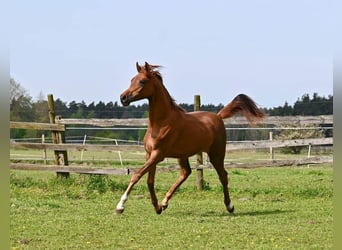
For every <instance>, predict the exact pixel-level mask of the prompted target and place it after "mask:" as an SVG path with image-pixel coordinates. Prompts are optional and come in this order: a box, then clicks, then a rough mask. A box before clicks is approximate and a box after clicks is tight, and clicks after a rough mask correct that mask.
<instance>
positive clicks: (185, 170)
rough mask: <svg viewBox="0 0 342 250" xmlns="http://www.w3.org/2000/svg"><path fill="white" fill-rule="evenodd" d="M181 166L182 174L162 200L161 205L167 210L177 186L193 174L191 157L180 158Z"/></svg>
mask: <svg viewBox="0 0 342 250" xmlns="http://www.w3.org/2000/svg"><path fill="white" fill-rule="evenodd" d="M178 163H179V166H180V168H181V170H180V176H179V178H178V180H177V181H176V182H175V183H174V184H173V185H172V186H171V188H170V189H169V191H168V192H167V193H166V195H165V197H164V199H163V200H162V203H161V207H162V208H163V210H165V209H166V208H167V206H168V203H169V200H170V199H171V197H172V195H173V194H174V192H175V191H176V190H177V188H178V187H179V186H180V185H181V184H182V183H183V182H184V181H185V180H186V179H187V178H188V177H189V175H190V174H191V167H190V164H189V159H188V158H185V159H178Z"/></svg>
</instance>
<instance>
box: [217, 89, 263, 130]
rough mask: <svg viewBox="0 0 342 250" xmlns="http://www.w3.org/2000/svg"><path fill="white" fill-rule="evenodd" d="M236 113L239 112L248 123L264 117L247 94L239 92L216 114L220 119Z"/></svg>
mask: <svg viewBox="0 0 342 250" xmlns="http://www.w3.org/2000/svg"><path fill="white" fill-rule="evenodd" d="M236 113H241V114H242V115H243V116H244V117H246V119H247V120H248V122H249V124H253V123H254V122H255V121H259V120H261V119H262V118H264V117H265V114H264V112H262V111H261V110H260V109H259V108H258V107H257V105H256V104H255V102H254V101H253V100H252V99H251V98H250V97H249V96H247V95H244V94H239V95H237V96H236V97H235V98H234V99H233V100H232V101H231V102H230V103H228V104H227V105H226V106H224V107H223V109H221V110H220V111H219V112H218V113H217V115H218V116H220V117H221V118H222V119H226V118H229V117H231V116H233V115H235V114H236Z"/></svg>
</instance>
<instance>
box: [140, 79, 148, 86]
mask: <svg viewBox="0 0 342 250" xmlns="http://www.w3.org/2000/svg"><path fill="white" fill-rule="evenodd" d="M139 83H140V84H142V85H144V84H146V83H147V80H144V79H143V80H140V81H139Z"/></svg>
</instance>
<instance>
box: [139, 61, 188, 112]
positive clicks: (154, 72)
mask: <svg viewBox="0 0 342 250" xmlns="http://www.w3.org/2000/svg"><path fill="white" fill-rule="evenodd" d="M149 66H150V70H149V73H150V74H152V75H153V76H155V77H156V78H157V79H158V80H159V81H160V84H161V86H162V87H163V89H164V91H165V93H166V96H167V98H168V99H169V100H170V104H171V106H172V107H173V108H176V109H179V110H181V111H183V112H185V110H184V109H183V108H182V107H180V106H179V105H178V104H177V103H176V101H175V99H173V97H172V96H171V95H170V93H169V91H168V90H167V89H166V87H165V85H164V83H163V77H162V74H161V73H160V71H159V70H158V69H159V68H161V67H162V66H159V65H149ZM144 68H145V67H144ZM145 70H146V68H145Z"/></svg>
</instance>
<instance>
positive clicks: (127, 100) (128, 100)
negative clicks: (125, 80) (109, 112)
mask: <svg viewBox="0 0 342 250" xmlns="http://www.w3.org/2000/svg"><path fill="white" fill-rule="evenodd" d="M131 99H132V97H131V95H121V96H120V101H121V103H122V105H124V106H128V105H129V104H130V103H131Z"/></svg>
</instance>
